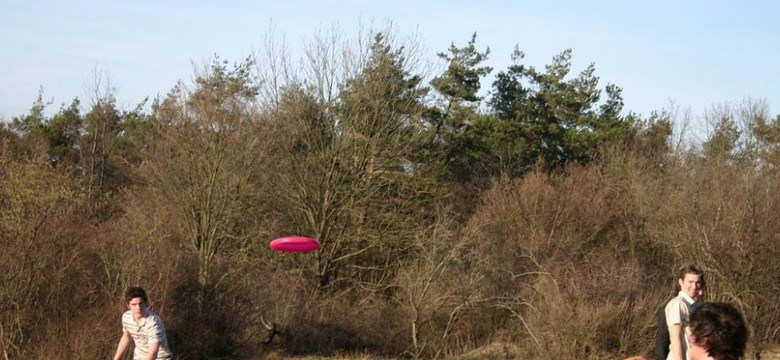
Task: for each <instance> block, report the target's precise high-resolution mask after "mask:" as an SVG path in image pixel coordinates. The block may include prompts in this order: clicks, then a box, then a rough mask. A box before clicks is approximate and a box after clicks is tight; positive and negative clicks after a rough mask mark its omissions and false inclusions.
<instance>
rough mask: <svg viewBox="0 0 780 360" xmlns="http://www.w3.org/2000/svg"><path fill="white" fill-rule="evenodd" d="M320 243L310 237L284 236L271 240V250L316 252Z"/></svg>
mask: <svg viewBox="0 0 780 360" xmlns="http://www.w3.org/2000/svg"><path fill="white" fill-rule="evenodd" d="M319 247H320V243H319V242H318V241H317V240H314V239H313V238H310V237H305V236H286V237H280V238H277V239H274V240H271V249H274V250H276V251H290V252H305V251H313V250H317V249H318V248H319Z"/></svg>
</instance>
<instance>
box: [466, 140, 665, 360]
mask: <svg viewBox="0 0 780 360" xmlns="http://www.w3.org/2000/svg"><path fill="white" fill-rule="evenodd" d="M614 155H615V156H616V157H615V160H613V161H614V162H612V163H604V164H601V165H600V166H591V167H574V168H570V169H569V170H568V171H567V172H565V173H562V174H556V175H547V174H544V173H541V172H534V173H531V174H529V175H527V176H526V177H525V178H523V179H518V180H514V181H500V182H497V183H495V185H494V187H493V188H492V189H491V190H490V191H488V192H487V193H486V194H485V195H484V196H483V198H482V204H481V206H480V207H479V208H478V210H477V212H476V213H475V215H474V216H473V217H472V219H471V222H470V224H469V226H471V227H474V228H475V229H476V230H475V234H476V235H475V237H474V241H475V243H476V246H479V247H480V250H481V253H482V254H483V256H486V257H487V258H488V259H490V260H489V262H486V263H485V265H486V266H487V267H486V268H485V270H484V272H485V273H486V274H487V276H486V280H487V281H489V283H488V285H487V288H486V291H487V293H486V294H485V295H484V298H492V299H494V306H495V307H496V308H498V309H502V310H504V316H505V317H507V319H508V320H509V321H508V322H506V323H505V324H501V323H497V324H496V325H498V326H506V328H513V329H516V331H518V333H519V336H518V338H517V339H516V341H521V342H523V343H527V344H535V345H534V347H532V348H534V349H535V350H533V351H531V355H533V357H541V358H603V357H605V356H612V357H615V356H622V355H627V354H630V353H634V352H638V351H642V350H645V349H647V348H648V347H647V345H648V343H649V341H648V339H649V338H650V339H651V338H652V337H651V336H652V329H651V328H650V326H651V324H652V314H654V313H655V310H656V308H657V306H658V304H660V303H662V302H663V301H665V300H666V297H667V296H668V293H669V291H668V285H667V284H668V280H667V276H668V275H667V274H668V272H666V271H664V270H659V269H663V268H664V264H663V262H664V261H668V259H664V257H663V255H664V254H668V253H669V250H668V249H666V247H665V245H664V244H665V243H663V242H661V241H659V240H658V239H656V238H654V237H653V236H652V234H651V233H650V232H648V231H647V228H648V221H650V219H652V218H653V216H652V215H653V214H655V212H657V211H660V210H659V209H661V207H660V205H659V204H657V203H654V202H653V201H655V200H653V199H655V198H657V197H658V194H659V193H661V192H662V190H663V189H662V188H661V187H659V183H658V182H657V181H656V180H655V179H656V178H657V176H653V175H652V173H651V172H650V171H648V169H650V168H651V167H650V166H649V165H648V164H644V163H642V162H641V161H634V162H633V163H632V161H631V160H633V159H632V158H631V157H630V156H629V155H625V154H622V155H621V157H618V156H617V155H619V154H614ZM618 159H619V161H618ZM618 164H622V166H618ZM660 274H663V276H662V275H660Z"/></svg>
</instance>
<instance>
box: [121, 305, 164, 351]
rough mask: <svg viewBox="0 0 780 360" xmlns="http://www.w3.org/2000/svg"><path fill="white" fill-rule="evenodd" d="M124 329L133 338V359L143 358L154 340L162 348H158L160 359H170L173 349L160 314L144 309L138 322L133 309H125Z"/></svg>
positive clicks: (123, 317)
mask: <svg viewBox="0 0 780 360" xmlns="http://www.w3.org/2000/svg"><path fill="white" fill-rule="evenodd" d="M122 330H123V331H127V332H128V333H129V334H130V337H132V338H133V343H134V344H135V350H134V351H133V359H143V358H144V357H146V354H147V352H148V351H149V344H151V343H153V342H159V343H160V349H159V350H157V358H158V359H170V358H171V357H172V355H173V354H172V353H171V349H170V347H168V339H166V337H165V325H163V321H162V319H161V318H160V316H159V315H157V314H155V313H154V312H152V311H150V310H146V311H144V316H143V317H142V318H141V319H140V320H139V321H138V322H136V321H135V319H133V312H132V311H129V310H128V311H125V313H124V314H122Z"/></svg>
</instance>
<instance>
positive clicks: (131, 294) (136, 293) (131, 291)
mask: <svg viewBox="0 0 780 360" xmlns="http://www.w3.org/2000/svg"><path fill="white" fill-rule="evenodd" d="M135 298H141V300H143V301H144V302H145V303H147V304H148V303H149V301H148V300H147V299H146V291H144V289H143V288H142V287H138V286H132V287H129V288H127V291H125V302H126V303H129V302H130V300H133V299H135Z"/></svg>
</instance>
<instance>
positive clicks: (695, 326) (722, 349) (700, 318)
mask: <svg viewBox="0 0 780 360" xmlns="http://www.w3.org/2000/svg"><path fill="white" fill-rule="evenodd" d="M690 327H691V334H690V335H689V340H690V343H691V348H690V350H689V351H690V355H691V358H692V359H694V360H702V359H716V360H732V359H739V358H741V357H742V355H743V354H744V353H745V346H746V344H747V337H748V332H747V326H746V325H745V320H744V319H743V318H742V315H741V314H740V313H739V310H737V309H736V308H735V307H734V306H733V305H731V304H727V303H718V302H710V303H703V304H702V305H701V306H699V308H698V309H696V311H694V312H693V314H691V318H690Z"/></svg>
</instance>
